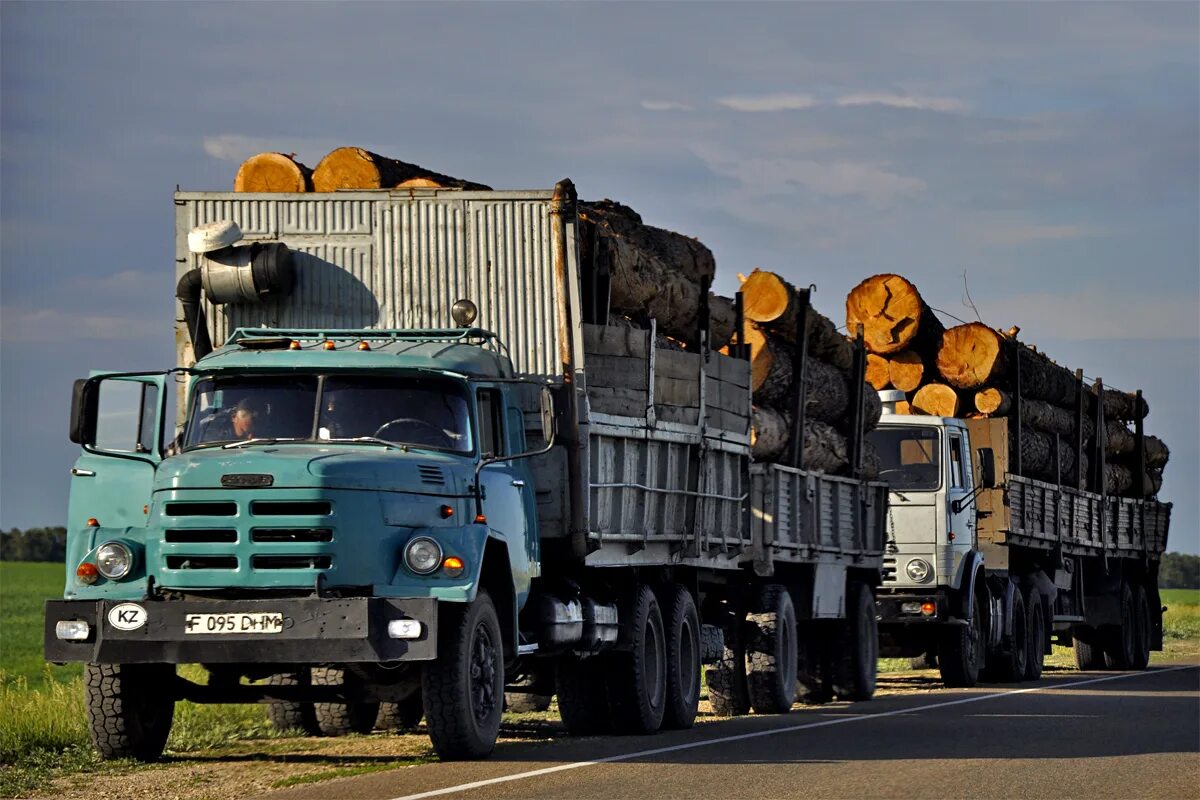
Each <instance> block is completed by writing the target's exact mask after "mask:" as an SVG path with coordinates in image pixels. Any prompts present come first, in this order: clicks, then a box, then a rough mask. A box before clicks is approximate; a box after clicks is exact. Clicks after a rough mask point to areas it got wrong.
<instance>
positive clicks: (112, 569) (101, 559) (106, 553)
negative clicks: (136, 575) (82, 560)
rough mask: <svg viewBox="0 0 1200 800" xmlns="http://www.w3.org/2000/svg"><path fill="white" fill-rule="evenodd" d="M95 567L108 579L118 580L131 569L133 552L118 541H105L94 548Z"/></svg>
mask: <svg viewBox="0 0 1200 800" xmlns="http://www.w3.org/2000/svg"><path fill="white" fill-rule="evenodd" d="M96 568H97V569H98V570H100V574H101V575H103V576H104V577H106V578H108V579H109V580H110V581H116V580H120V579H121V578H124V577H125V576H126V575H128V574H129V572H130V570H132V569H133V552H132V551H130V549H129V548H128V547H126V546H125V545H123V544H121V543H120V542H105V543H104V544H102V545H100V547H99V548H98V549H97V550H96Z"/></svg>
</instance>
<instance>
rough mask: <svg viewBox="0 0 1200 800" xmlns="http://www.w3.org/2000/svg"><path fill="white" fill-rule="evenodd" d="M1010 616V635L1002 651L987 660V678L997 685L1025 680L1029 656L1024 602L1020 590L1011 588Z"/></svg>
mask: <svg viewBox="0 0 1200 800" xmlns="http://www.w3.org/2000/svg"><path fill="white" fill-rule="evenodd" d="M1008 611H1009V614H1010V615H1011V625H1012V634H1011V635H1009V636H1008V637H1007V639H1008V641H1007V642H1006V643H1005V644H1006V646H1005V647H1004V649H1003V650H1002V651H1001V652H1000V653H999V654H998V655H997V656H996V658H995V659H988V665H987V667H988V669H987V677H988V679H989V680H992V681H997V682H999V683H1017V682H1018V681H1021V680H1023V679H1024V678H1025V666H1026V661H1027V658H1028V655H1029V651H1028V647H1029V642H1028V641H1027V637H1026V635H1025V634H1026V623H1027V622H1028V620H1027V619H1026V618H1025V601H1024V600H1023V599H1022V598H1021V590H1020V589H1019V588H1018V587H1016V586H1014V587H1012V608H1010V609H1009V610H1008Z"/></svg>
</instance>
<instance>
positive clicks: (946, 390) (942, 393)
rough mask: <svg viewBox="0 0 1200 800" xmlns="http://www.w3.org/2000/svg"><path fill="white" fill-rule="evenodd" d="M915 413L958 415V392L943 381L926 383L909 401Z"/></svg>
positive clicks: (944, 415)
mask: <svg viewBox="0 0 1200 800" xmlns="http://www.w3.org/2000/svg"><path fill="white" fill-rule="evenodd" d="M909 403H910V405H911V406H912V410H913V413H915V414H928V415H930V416H933V417H956V416H958V392H956V391H954V388H953V387H951V386H947V385H946V384H944V383H927V384H925V385H924V386H922V387H921V388H920V389H918V390H917V393H916V394H914V395H913V396H912V399H911V400H910V401H909Z"/></svg>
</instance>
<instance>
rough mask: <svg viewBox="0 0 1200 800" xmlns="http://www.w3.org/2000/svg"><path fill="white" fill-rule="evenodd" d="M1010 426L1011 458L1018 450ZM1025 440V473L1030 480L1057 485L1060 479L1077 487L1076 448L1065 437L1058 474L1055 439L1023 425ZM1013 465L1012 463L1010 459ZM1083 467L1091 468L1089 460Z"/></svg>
mask: <svg viewBox="0 0 1200 800" xmlns="http://www.w3.org/2000/svg"><path fill="white" fill-rule="evenodd" d="M1014 427H1016V426H1012V425H1010V426H1009V448H1010V459H1011V458H1012V457H1013V454H1014V453H1015V451H1014V450H1013V448H1015V447H1016V439H1015V438H1014V436H1013V428H1014ZM1020 437H1021V474H1022V475H1024V476H1026V477H1028V478H1036V479H1037V480H1042V481H1047V482H1050V483H1053V482H1054V481H1055V480H1057V479H1060V478H1061V480H1062V482H1063V483H1064V484H1068V485H1075V483H1076V479H1077V473H1076V466H1077V465H1076V463H1075V448H1074V447H1073V446H1072V445H1071V444H1070V443H1069V442H1067V441H1066V440H1064V439H1063V438H1062V437H1059V439H1058V463H1059V470H1060V472H1059V473H1058V474H1056V473H1055V471H1054V458H1053V453H1054V442H1055V439H1054V436H1053V435H1052V434H1047V433H1043V432H1042V431H1039V430H1035V429H1033V428H1030V427H1029V426H1027V425H1021V426H1020ZM1009 463H1010V466H1011V465H1012V463H1013V462H1012V461H1011V460H1010V462H1009ZM1083 468H1084V469H1085V470H1086V469H1087V460H1086V456H1085V460H1084V462H1083Z"/></svg>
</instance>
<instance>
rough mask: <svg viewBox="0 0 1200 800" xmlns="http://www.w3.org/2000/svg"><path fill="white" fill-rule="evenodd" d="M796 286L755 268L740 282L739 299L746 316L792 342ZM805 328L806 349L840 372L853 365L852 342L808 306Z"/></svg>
mask: <svg viewBox="0 0 1200 800" xmlns="http://www.w3.org/2000/svg"><path fill="white" fill-rule="evenodd" d="M795 298H796V289H795V287H793V286H792V284H790V283H788V282H787V281H786V280H784V279H783V278H781V277H780V276H779V275H777V274H775V273H774V272H768V271H766V270H761V269H756V270H754V272H752V273H750V277H749V278H746V280H745V281H743V282H742V302H743V310H744V312H745V315H746V319H748V320H750V321H751V322H757V323H758V324H759V325H761V326H762V327H763V328H764V329H765V330H767V331H769V332H770V333H772V334H775V335H776V336H779V337H781V338H782V339H784V340H785V341H788V342H792V343H794V342H795V341H796V332H797V330H798V328H797V322H798V317H799V313H800V312H799V308H798V307H797V304H796V302H795ZM806 324H807V327H806V329H805V335H806V341H807V342H808V352H809V353H810V354H812V355H814V356H816V357H817V358H819V359H821V360H822V361H825V362H828V363H830V364H832V365H833V366H835V367H837V368H838V369H840V370H843V371H846V372H848V371H850V369H851V368H852V367H853V366H854V345H852V344H851V342H850V340H849V339H847V338H846V337H845V336H843V335H842V334H841V333H839V332H838V329H837V326H836V325H834V324H833V321H832V320H830V319H829V318H828V317H826V316H824V315H823V314H821V313H820V312H819V311H817V310H816V309H815V308H813V307H812V306H809V308H808V314H807V316H806Z"/></svg>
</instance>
